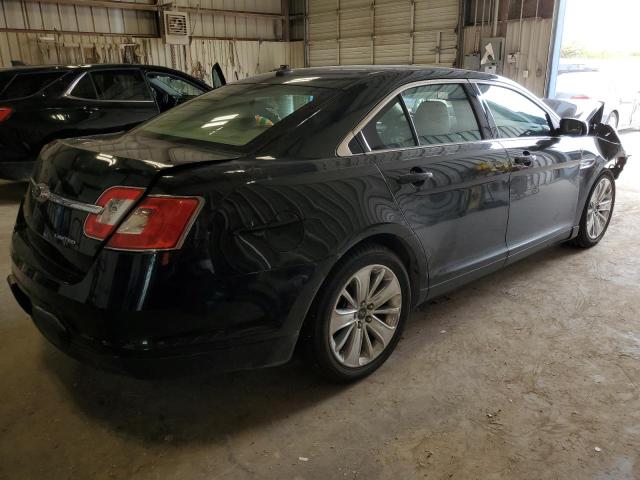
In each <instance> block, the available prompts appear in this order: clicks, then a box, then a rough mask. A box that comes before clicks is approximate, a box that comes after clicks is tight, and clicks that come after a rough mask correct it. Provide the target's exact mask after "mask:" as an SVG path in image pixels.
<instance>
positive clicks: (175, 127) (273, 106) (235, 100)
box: [138, 84, 331, 146]
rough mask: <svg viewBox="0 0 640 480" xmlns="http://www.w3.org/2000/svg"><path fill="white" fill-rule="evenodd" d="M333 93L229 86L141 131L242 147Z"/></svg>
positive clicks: (306, 88)
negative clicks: (299, 110) (290, 116)
mask: <svg viewBox="0 0 640 480" xmlns="http://www.w3.org/2000/svg"><path fill="white" fill-rule="evenodd" d="M329 92H331V90H328V89H324V88H318V87H312V86H301V85H284V84H282V85H265V84H236V85H226V86H224V87H221V88H218V89H216V90H214V91H212V92H209V93H207V94H205V95H202V96H200V97H197V98H195V99H194V100H192V101H190V102H188V103H185V104H184V105H181V106H178V107H176V108H174V109H172V110H170V111H169V112H167V113H166V114H164V115H161V116H159V117H156V118H155V119H153V120H151V121H149V122H147V123H146V124H144V125H143V126H141V127H140V129H139V130H138V131H140V132H143V133H147V134H151V135H162V136H171V137H174V138H183V139H188V140H195V141H203V142H213V143H220V144H223V145H232V146H242V145H246V144H247V143H249V142H250V141H252V140H253V139H254V138H256V137H258V136H259V135H261V134H262V133H264V132H266V131H268V130H269V129H270V128H272V127H273V126H274V125H275V124H277V123H278V122H281V121H282V120H283V119H285V118H286V117H288V116H289V115H291V114H292V113H294V112H295V111H296V110H298V109H300V108H302V107H304V106H305V105H307V104H310V103H312V102H315V101H318V100H319V98H320V97H324V96H325V95H328V94H329Z"/></svg>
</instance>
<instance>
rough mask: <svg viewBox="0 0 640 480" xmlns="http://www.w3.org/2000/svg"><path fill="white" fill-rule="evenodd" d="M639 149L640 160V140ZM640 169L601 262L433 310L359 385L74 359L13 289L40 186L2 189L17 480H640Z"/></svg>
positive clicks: (559, 254)
mask: <svg viewBox="0 0 640 480" xmlns="http://www.w3.org/2000/svg"><path fill="white" fill-rule="evenodd" d="M624 141H625V142H626V144H627V146H628V149H629V150H630V151H631V152H632V153H633V152H634V151H636V152H638V154H639V155H640V132H639V133H629V134H625V136H624ZM634 160H635V159H632V161H631V162H630V165H629V166H628V170H627V171H625V174H624V177H623V178H622V179H621V181H620V182H619V183H618V199H617V204H616V211H615V215H614V218H613V221H612V223H611V226H610V228H609V232H608V234H607V236H606V237H605V239H604V240H603V241H602V243H601V244H600V245H599V246H598V247H596V248H594V249H591V250H587V251H583V250H576V249H572V248H569V247H564V246H559V247H555V248H551V249H550V250H548V251H546V252H543V253H540V254H538V255H536V256H534V257H532V258H529V259H527V260H525V261H522V262H520V263H519V264H517V265H514V266H512V267H510V268H508V269H506V270H503V271H502V272H499V273H497V274H494V275H492V276H490V277H488V278H485V279H483V280H480V281H478V282H476V283H474V284H471V285H469V286H468V287H466V288H464V289H462V290H460V291H458V292H457V293H455V294H453V295H451V296H450V297H448V298H445V299H443V300H440V301H438V302H437V303H435V304H430V305H427V306H425V307H423V308H421V309H420V310H419V311H417V312H415V313H414V314H413V315H412V318H411V321H410V324H409V326H408V328H407V330H406V333H405V335H404V340H403V341H402V342H400V344H399V346H398V349H397V350H396V352H395V353H394V355H393V356H392V357H391V359H390V361H389V362H387V364H386V365H385V366H384V367H383V368H382V369H381V370H380V371H379V372H378V373H376V374H374V375H373V376H372V377H370V378H368V379H367V380H365V381H363V382H360V383H358V384H355V385H350V386H334V385H328V384H326V383H324V382H322V381H320V380H319V379H318V378H316V377H315V376H313V375H310V374H309V373H308V372H307V371H306V370H305V368H304V367H303V366H301V365H298V364H292V365H287V366H285V367H282V368H276V369H271V370H263V371H254V372H242V373H237V374H229V375H224V376H213V375H207V374H204V375H199V376H195V377H191V378H184V379H180V380H171V381H154V382H148V381H146V382H145V381H136V380H133V379H129V378H124V377H119V376H114V375H110V374H107V373H102V372H99V371H96V370H93V369H91V368H86V367H83V366H82V365H80V364H78V363H76V362H75V361H73V360H70V359H68V358H67V357H65V356H64V355H63V354H61V353H59V352H57V351H56V350H55V349H53V348H52V347H51V346H49V345H48V344H47V343H46V341H45V340H43V338H42V337H41V336H40V334H39V333H38V332H37V331H36V329H35V327H34V326H33V325H32V324H31V322H30V321H29V319H28V318H27V316H26V315H25V314H24V313H22V311H21V310H20V309H19V308H18V306H17V304H16V303H15V302H14V301H13V298H12V297H11V295H10V293H9V290H8V288H7V287H6V285H5V284H4V277H5V276H6V275H7V274H8V272H9V263H8V254H7V248H8V243H9V237H10V231H11V227H12V225H13V220H14V215H15V212H16V208H17V204H18V201H19V197H20V195H21V193H22V190H23V188H24V187H23V186H22V185H16V184H0V250H1V251H2V252H3V253H2V255H1V256H0V277H2V282H0V386H1V387H0V478H2V479H38V480H42V479H49V478H52V479H53V478H55V479H60V480H62V479H67V478H69V479H89V478H90V479H112V478H115V479H163V480H169V479H181V480H184V479H189V480H198V479H223V478H224V479H227V478H283V479H294V478H300V479H327V478H347V479H364V478H367V479H378V478H380V479H387V478H398V479H400V478H402V479H407V478H454V479H474V478H478V479H496V478H509V479H514V478H518V479H563V480H564V479H581V480H583V479H588V478H593V479H637V478H640V391H639V389H638V382H640V362H639V360H640V302H639V301H640V259H639V258H638V252H639V248H638V241H639V240H640V182H639V180H640V166H639V165H636V164H635V163H636V162H635V161H634Z"/></svg>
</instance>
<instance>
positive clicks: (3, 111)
mask: <svg viewBox="0 0 640 480" xmlns="http://www.w3.org/2000/svg"><path fill="white" fill-rule="evenodd" d="M12 113H13V108H9V107H0V123H2V122H4V121H6V120H9V117H10V116H11V114H12Z"/></svg>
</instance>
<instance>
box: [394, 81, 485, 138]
mask: <svg viewBox="0 0 640 480" xmlns="http://www.w3.org/2000/svg"><path fill="white" fill-rule="evenodd" d="M402 99H403V100H404V102H405V105H406V106H407V109H408V110H409V113H410V115H411V118H413V123H414V125H415V127H416V133H417V134H418V140H419V141H420V145H433V144H439V143H460V142H467V141H475V140H480V139H481V135H480V129H479V128H478V122H477V120H476V117H475V115H474V113H473V108H472V107H471V103H469V98H468V97H467V94H466V92H465V91H464V88H463V87H462V86H461V85H459V84H455V83H446V84H436V85H424V86H421V87H416V88H411V89H409V90H405V91H404V92H402Z"/></svg>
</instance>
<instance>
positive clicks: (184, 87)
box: [147, 73, 204, 99]
mask: <svg viewBox="0 0 640 480" xmlns="http://www.w3.org/2000/svg"><path fill="white" fill-rule="evenodd" d="M147 78H148V79H149V84H150V85H151V87H152V88H154V87H155V88H158V89H161V90H164V91H165V92H167V93H168V94H169V95H172V96H174V97H179V98H182V99H185V98H193V97H197V96H198V95H202V94H203V93H204V90H202V89H201V88H198V87H196V86H195V85H193V84H191V83H189V82H187V81H185V80H182V79H181V78H178V77H176V76H174V75H168V74H166V73H148V74H147Z"/></svg>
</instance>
